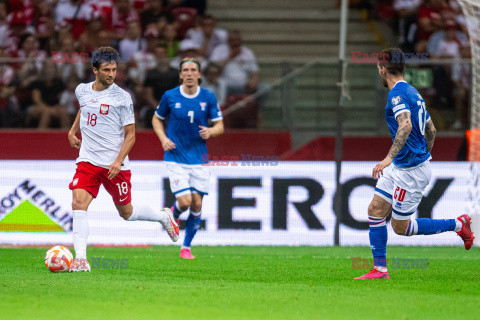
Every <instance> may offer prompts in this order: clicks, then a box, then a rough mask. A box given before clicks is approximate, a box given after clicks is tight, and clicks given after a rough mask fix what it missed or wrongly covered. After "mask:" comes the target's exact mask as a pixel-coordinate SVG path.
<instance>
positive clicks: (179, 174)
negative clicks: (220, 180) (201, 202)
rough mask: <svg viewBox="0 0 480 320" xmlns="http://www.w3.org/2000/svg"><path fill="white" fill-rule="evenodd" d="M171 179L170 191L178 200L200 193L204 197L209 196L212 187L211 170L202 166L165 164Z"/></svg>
mask: <svg viewBox="0 0 480 320" xmlns="http://www.w3.org/2000/svg"><path fill="white" fill-rule="evenodd" d="M165 165H166V167H167V170H168V178H169V179H170V189H171V190H172V193H173V194H174V195H175V197H176V198H178V197H180V196H183V195H186V194H191V193H198V194H200V195H202V196H204V195H207V194H208V189H209V185H210V170H209V169H208V167H206V166H202V165H200V164H196V165H194V164H183V163H176V162H170V161H168V162H165Z"/></svg>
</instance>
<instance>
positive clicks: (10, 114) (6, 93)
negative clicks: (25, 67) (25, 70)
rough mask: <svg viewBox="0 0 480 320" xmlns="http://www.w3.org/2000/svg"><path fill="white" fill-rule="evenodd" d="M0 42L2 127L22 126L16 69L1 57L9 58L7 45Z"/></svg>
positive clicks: (0, 121) (0, 112) (0, 116)
mask: <svg viewBox="0 0 480 320" xmlns="http://www.w3.org/2000/svg"><path fill="white" fill-rule="evenodd" d="M2 45H3V44H2V43H0V127H4V128H5V127H7V128H9V127H17V126H21V123H22V121H23V115H22V112H21V111H20V109H19V106H18V102H17V100H16V98H15V91H16V87H17V81H16V77H15V71H14V69H13V68H12V67H11V66H10V65H9V64H8V62H3V61H1V59H3V58H8V54H7V53H6V51H5V49H6V48H5V46H2Z"/></svg>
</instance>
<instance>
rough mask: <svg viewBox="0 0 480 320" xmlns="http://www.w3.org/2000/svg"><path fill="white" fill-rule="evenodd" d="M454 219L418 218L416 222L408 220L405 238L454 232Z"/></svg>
mask: <svg viewBox="0 0 480 320" xmlns="http://www.w3.org/2000/svg"><path fill="white" fill-rule="evenodd" d="M455 225H456V222H455V219H445V220H444V219H427V218H420V219H416V220H410V223H409V224H408V227H407V230H406V231H405V235H406V236H413V235H416V234H424V235H429V234H437V233H442V232H446V231H455Z"/></svg>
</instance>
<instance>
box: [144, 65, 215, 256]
mask: <svg viewBox="0 0 480 320" xmlns="http://www.w3.org/2000/svg"><path fill="white" fill-rule="evenodd" d="M179 70H180V83H181V85H180V86H178V87H176V88H174V89H172V90H168V91H167V92H165V94H164V95H163V96H162V99H161V100H160V104H159V106H158V108H157V110H156V111H155V115H154V116H153V119H152V125H153V129H154V130H155V133H156V134H157V136H158V138H159V139H160V142H161V143H162V147H163V149H164V150H165V156H164V158H163V161H164V162H165V164H166V166H167V169H168V173H169V179H170V189H171V190H172V192H173V194H174V195H175V197H176V199H177V200H176V201H175V203H174V205H173V207H172V209H171V210H172V211H173V216H174V218H175V220H176V221H177V223H178V221H179V220H178V219H179V217H180V214H181V213H182V212H184V211H186V210H188V208H190V215H189V216H188V219H187V222H186V224H185V239H184V241H183V245H182V247H181V249H180V258H182V259H194V256H193V255H192V253H191V251H190V245H191V243H192V240H193V237H194V236H195V234H196V232H197V230H198V228H199V227H200V216H201V214H202V199H203V196H204V195H206V194H208V186H209V182H210V172H209V170H208V168H207V167H206V166H202V164H205V163H206V162H207V161H208V160H207V154H208V153H207V143H206V140H207V139H209V138H210V137H215V136H218V135H220V134H222V133H223V120H222V119H223V118H222V112H221V111H220V109H219V107H218V103H217V99H216V98H215V95H214V94H213V92H211V91H209V90H207V89H205V88H201V87H200V86H199V84H200V83H201V81H202V79H201V78H202V74H201V71H200V70H201V66H200V62H199V61H198V60H197V59H194V58H184V59H182V61H181V62H180V67H179ZM167 116H168V126H167V130H166V132H165V126H164V124H163V122H162V121H163V120H165V119H166V118H167ZM209 119H210V120H211V121H212V122H213V123H214V124H213V127H210V128H209V127H208V120H209Z"/></svg>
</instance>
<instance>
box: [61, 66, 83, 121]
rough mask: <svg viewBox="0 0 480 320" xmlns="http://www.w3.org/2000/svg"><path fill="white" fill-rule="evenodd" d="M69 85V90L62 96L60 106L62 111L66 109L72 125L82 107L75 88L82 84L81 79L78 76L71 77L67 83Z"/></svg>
mask: <svg viewBox="0 0 480 320" xmlns="http://www.w3.org/2000/svg"><path fill="white" fill-rule="evenodd" d="M65 83H66V84H67V88H66V89H65V91H63V92H62V93H61V94H60V102H59V103H60V105H61V108H62V109H65V110H66V112H67V114H68V118H69V122H70V123H72V122H73V120H75V117H76V115H77V112H78V110H79V109H80V106H79V104H78V100H77V96H76V95H75V88H76V87H77V86H78V84H79V83H80V81H79V79H78V78H77V77H76V76H74V75H73V76H71V77H69V78H68V79H67V81H66V82H65Z"/></svg>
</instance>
